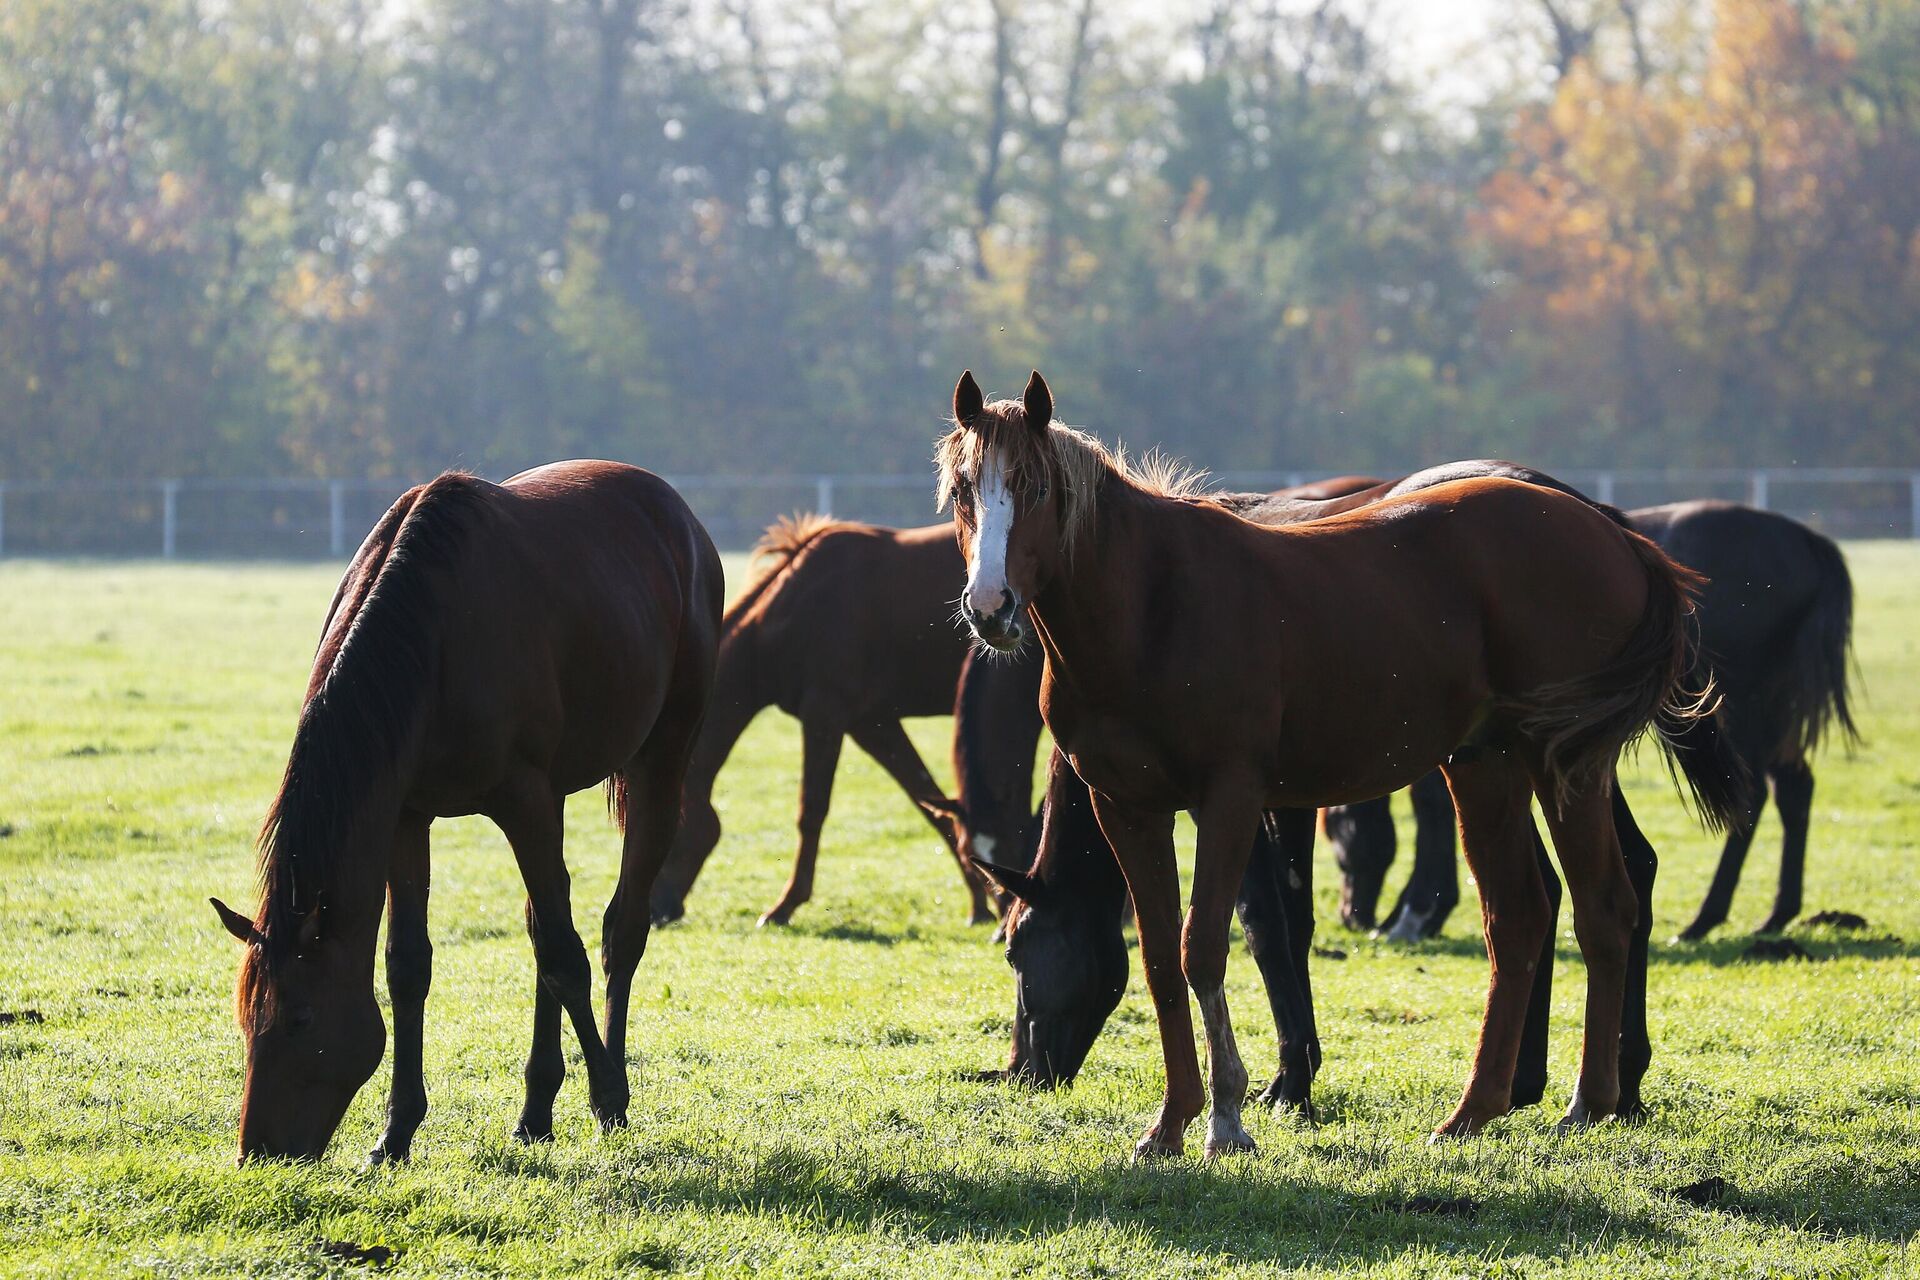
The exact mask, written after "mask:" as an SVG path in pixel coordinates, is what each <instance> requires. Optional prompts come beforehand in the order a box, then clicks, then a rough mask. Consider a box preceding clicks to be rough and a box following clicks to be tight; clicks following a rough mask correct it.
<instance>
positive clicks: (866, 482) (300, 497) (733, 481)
mask: <svg viewBox="0 0 1920 1280" xmlns="http://www.w3.org/2000/svg"><path fill="white" fill-rule="evenodd" d="M1330 474H1331V473H1328V472H1316V471H1257V472H1256V471H1238V472H1222V473H1220V474H1218V475H1217V476H1216V479H1217V481H1218V482H1219V483H1220V485H1221V486H1223V487H1225V488H1231V489H1244V490H1264V489H1273V488H1278V487H1280V486H1282V485H1295V484H1302V483H1305V482H1307V481H1310V480H1316V479H1324V478H1326V477H1327V476H1328V475H1330ZM1555 474H1556V475H1558V476H1559V477H1560V478H1561V479H1562V480H1564V481H1566V482H1567V483H1568V484H1571V485H1575V486H1577V487H1579V488H1581V489H1583V490H1585V491H1586V492H1587V493H1589V494H1591V495H1592V496H1593V497H1595V498H1598V499H1600V500H1601V501H1603V502H1612V503H1615V504H1617V505H1619V506H1623V507H1640V506H1651V505H1654V504H1656V503H1662V502H1676V501H1681V500H1684V499H1688V498H1726V499H1731V500H1734V501H1738V502H1746V503H1749V504H1751V505H1753V506H1757V507H1766V508H1769V509H1772V510H1776V511H1782V512H1784V513H1786V514H1788V515H1791V516H1793V517H1795V518H1796V519H1799V520H1804V521H1806V522H1807V523H1808V524H1811V525H1813V526H1814V527H1816V528H1819V529H1823V530H1825V531H1826V532H1828V533H1831V534H1833V535H1834V536H1836V537H1843V538H1914V537H1920V470H1906V469H1896V468H1874V467H1791V468H1784V467H1777V468H1757V469H1731V468H1729V469H1719V470H1677V471H1635V470H1609V471H1595V470H1579V469H1569V470H1560V471H1556V472H1555ZM669 478H670V479H671V480H672V481H673V483H674V484H675V485H676V486H677V487H678V488H679V489H680V491H681V492H682V493H683V494H685V495H686V497H687V501H688V502H689V503H691V504H692V506H693V508H694V510H695V511H697V512H698V513H699V515H700V518H701V519H702V520H704V521H705V522H706V524H707V528H708V530H709V531H710V532H711V533H712V535H713V539H714V541H715V542H716V543H718V544H719V545H720V546H721V547H722V548H726V549H739V548H744V547H747V546H749V545H751V544H752V542H753V540H754V539H755V538H756V537H757V536H758V535H759V533H760V531H761V530H762V529H764V528H765V527H766V525H767V524H768V523H769V522H770V521H772V520H773V519H774V518H775V517H776V516H779V515H782V514H785V513H787V512H791V511H823V512H832V513H833V514H835V515H839V516H844V517H847V518H850V519H856V520H867V521H871V522H873V523H876V524H889V525H919V524H931V523H933V522H935V521H936V520H938V519H939V516H938V514H937V513H936V512H935V511H934V509H933V497H932V484H931V482H930V480H929V479H928V478H927V477H926V476H923V475H911V476H884V475H791V476H742V475H703V476H674V477H669ZM405 488H406V485H405V484H403V483H400V482H397V481H396V482H391V483H382V482H370V481H361V480H151V481H66V482H62V481H10V482H9V481H0V556H8V555H12V556H158V557H160V558H163V559H174V558H177V557H192V558H207V559H212V558H233V557H244V558H277V559H322V558H332V559H341V558H344V557H345V556H347V555H349V554H350V553H351V552H352V551H353V549H354V548H355V547H356V546H358V545H359V542H360V539H361V538H362V537H363V536H364V535H365V533H366V531H367V530H368V529H370V528H372V527H373V524H374V522H375V521H376V520H377V519H378V518H379V516H380V513H381V512H382V511H384V510H385V509H386V508H387V506H388V505H389V504H390V503H391V502H392V501H393V500H394V499H395V498H397V497H398V496H399V495H400V493H401V492H402V491H403V490H404V489H405Z"/></svg>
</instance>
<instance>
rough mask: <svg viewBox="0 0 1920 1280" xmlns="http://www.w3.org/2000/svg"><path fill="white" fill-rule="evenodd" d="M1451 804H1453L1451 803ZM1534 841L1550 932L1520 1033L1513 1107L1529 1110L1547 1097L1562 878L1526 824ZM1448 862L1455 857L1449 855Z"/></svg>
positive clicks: (1544, 941) (1530, 825) (1537, 831)
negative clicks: (1556, 934)
mask: <svg viewBox="0 0 1920 1280" xmlns="http://www.w3.org/2000/svg"><path fill="white" fill-rule="evenodd" d="M1448 803H1449V804H1451V803H1452V801H1451V800H1449V801H1448ZM1527 833H1528V835H1530V836H1531V837H1532V839H1533V861H1534V865H1535V866H1536V867H1538V868H1539V869H1540V883H1541V885H1542V886H1543V887H1544V888H1545V889H1546V891H1547V932H1546V936H1545V937H1544V938H1543V939H1542V940H1541V942H1540V959H1539V961H1538V963H1537V965H1536V967H1535V969H1534V971H1533V992H1532V994H1530V995H1529V996H1528V997H1527V1023H1526V1026H1525V1027H1523V1028H1522V1029H1521V1031H1520V1056H1519V1058H1518V1059H1517V1060H1516V1061H1515V1064H1514V1069H1513V1106H1514V1107H1515V1109H1518V1108H1520V1107H1530V1106H1532V1105H1533V1104H1534V1103H1536V1102H1538V1101H1540V1099H1542V1098H1544V1097H1546V1096H1547V1032H1548V1028H1549V1023H1550V1020H1551V1018H1552V1015H1553V948H1554V933H1555V931H1556V929H1557V928H1558V927H1559V922H1560V877H1559V875H1558V874H1556V873H1555V872H1554V869H1553V859H1552V858H1549V857H1548V856H1547V845H1546V842H1545V841H1543V840H1542V839H1541V838H1540V828H1538V827H1536V826H1534V825H1533V822H1532V820H1531V819H1529V820H1528V822H1527ZM1448 858H1449V860H1451V858H1452V854H1451V853H1449V854H1448Z"/></svg>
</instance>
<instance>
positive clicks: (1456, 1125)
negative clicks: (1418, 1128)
mask: <svg viewBox="0 0 1920 1280" xmlns="http://www.w3.org/2000/svg"><path fill="white" fill-rule="evenodd" d="M1492 1119H1493V1117H1491V1116H1482V1115H1477V1114H1475V1113H1474V1112H1471V1111H1468V1110H1467V1109H1466V1107H1465V1106H1461V1107H1459V1108H1458V1109H1456V1110H1455V1111H1454V1113H1453V1114H1452V1115H1451V1116H1448V1117H1447V1121H1446V1123H1445V1124H1443V1125H1441V1126H1440V1127H1439V1128H1438V1129H1435V1130H1434V1131H1433V1134H1432V1136H1430V1137H1429V1138H1428V1139H1427V1145H1428V1146H1435V1147H1437V1146H1439V1145H1440V1144H1441V1143H1444V1142H1453V1141H1457V1140H1461V1139H1465V1138H1471V1137H1474V1136H1476V1135H1477V1134H1479V1132H1480V1131H1481V1130H1482V1129H1485V1128H1486V1127H1487V1125H1488V1124H1489V1123H1490V1122H1491V1121H1492Z"/></svg>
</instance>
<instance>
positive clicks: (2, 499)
mask: <svg viewBox="0 0 1920 1280" xmlns="http://www.w3.org/2000/svg"><path fill="white" fill-rule="evenodd" d="M1913 483H1914V490H1913V492H1914V495H1915V497H1914V502H1915V503H1920V476H1915V477H1914V478H1913ZM1914 510H1915V511H1920V506H1915V507H1914ZM1913 536H1914V537H1916V538H1920V527H1916V528H1915V529H1914V531H1913ZM6 554H7V482H6V481H5V480H0V556H4V555H6Z"/></svg>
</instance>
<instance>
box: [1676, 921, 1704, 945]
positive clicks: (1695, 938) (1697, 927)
mask: <svg viewBox="0 0 1920 1280" xmlns="http://www.w3.org/2000/svg"><path fill="white" fill-rule="evenodd" d="M1713 928H1714V926H1713V925H1710V924H1702V923H1700V922H1699V921H1698V920H1695V921H1694V922H1693V923H1692V924H1690V925H1688V926H1687V927H1686V928H1684V929H1682V930H1681V931H1680V932H1679V933H1677V934H1675V935H1674V939H1673V940H1674V941H1675V942H1700V941H1702V940H1704V939H1705V938H1706V936H1707V935H1708V934H1710V933H1712V932H1713Z"/></svg>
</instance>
